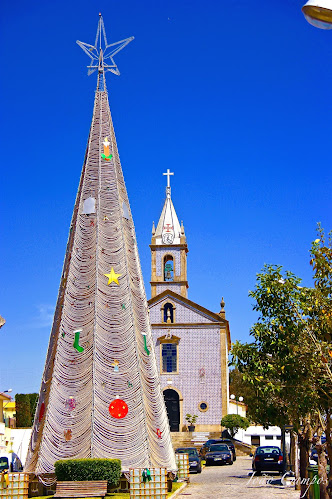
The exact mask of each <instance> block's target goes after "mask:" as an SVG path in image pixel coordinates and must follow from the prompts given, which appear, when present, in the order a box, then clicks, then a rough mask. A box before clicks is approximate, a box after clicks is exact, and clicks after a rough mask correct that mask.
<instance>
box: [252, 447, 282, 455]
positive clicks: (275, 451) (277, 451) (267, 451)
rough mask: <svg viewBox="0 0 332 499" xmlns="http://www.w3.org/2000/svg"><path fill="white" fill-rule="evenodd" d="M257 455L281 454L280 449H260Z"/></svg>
mask: <svg viewBox="0 0 332 499" xmlns="http://www.w3.org/2000/svg"><path fill="white" fill-rule="evenodd" d="M256 454H260V455H261V454H281V451H280V449H279V447H258V449H257V450H256Z"/></svg>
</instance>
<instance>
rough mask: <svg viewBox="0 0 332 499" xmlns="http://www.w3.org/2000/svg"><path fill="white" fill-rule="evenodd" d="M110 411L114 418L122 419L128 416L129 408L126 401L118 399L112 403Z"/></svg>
mask: <svg viewBox="0 0 332 499" xmlns="http://www.w3.org/2000/svg"><path fill="white" fill-rule="evenodd" d="M109 411H110V415H111V416H112V417H113V418H117V419H122V418H124V417H125V416H127V414H128V406H127V404H126V402H125V401H124V400H121V399H118V398H117V399H115V400H113V402H111V403H110V406H109Z"/></svg>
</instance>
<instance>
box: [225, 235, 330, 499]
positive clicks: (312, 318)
mask: <svg viewBox="0 0 332 499" xmlns="http://www.w3.org/2000/svg"><path fill="white" fill-rule="evenodd" d="M318 232H319V236H320V237H319V238H318V239H316V240H315V241H314V242H313V244H312V246H311V251H310V253H311V260H310V264H311V265H312V268H313V277H314V287H313V288H305V287H302V286H301V285H300V284H301V280H300V279H299V278H298V277H296V276H295V275H294V274H292V273H291V272H288V271H286V272H284V271H283V269H282V267H281V266H276V265H265V267H264V269H263V271H262V272H261V273H260V274H258V275H257V282H256V287H255V290H254V291H251V292H250V293H249V296H250V297H251V298H253V299H254V300H255V304H254V306H253V308H254V310H255V311H257V312H258V320H257V322H256V323H255V324H254V326H253V327H252V329H251V331H250V335H251V336H252V337H253V342H252V343H246V344H241V343H240V342H236V344H235V345H234V347H233V349H232V354H233V359H232V363H233V365H235V366H236V367H237V368H238V370H239V372H240V373H241V375H242V377H243V380H244V382H246V383H249V384H251V385H252V387H253V390H254V391H255V392H256V398H255V399H251V403H250V415H251V417H252V418H253V419H254V420H255V421H256V422H257V423H260V424H262V425H264V426H267V425H278V426H283V425H284V424H292V425H293V426H294V429H295V431H296V432H297V433H298V435H299V437H300V450H301V452H302V454H301V466H302V471H301V475H302V476H301V478H305V477H306V466H307V464H308V450H309V445H310V441H313V442H315V440H312V437H313V435H314V434H316V435H317V439H316V441H317V443H318V448H317V450H318V453H319V454H321V460H320V462H319V475H320V477H321V478H322V484H323V485H321V498H324V499H325V497H327V495H326V490H325V491H324V490H323V489H324V483H325V489H326V479H325V478H326V470H325V471H324V468H326V461H325V462H324V459H325V457H324V452H320V451H321V450H322V449H320V448H319V445H320V444H319V435H320V434H321V433H322V432H324V431H325V432H326V436H327V450H328V453H329V455H331V457H332V454H331V452H332V447H331V401H332V398H331V393H332V373H331V364H332V334H331V333H332V296H331V289H332V244H331V238H329V239H328V241H326V239H325V236H324V232H323V230H322V229H321V228H320V227H319V228H318ZM246 403H247V404H248V401H247V400H246ZM248 405H249V404H248Z"/></svg>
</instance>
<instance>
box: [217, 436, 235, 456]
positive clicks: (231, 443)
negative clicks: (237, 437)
mask: <svg viewBox="0 0 332 499" xmlns="http://www.w3.org/2000/svg"><path fill="white" fill-rule="evenodd" d="M218 443H221V444H226V445H228V447H229V448H230V449H231V451H232V454H233V461H236V452H235V445H234V444H233V442H232V440H229V439H228V438H224V439H223V440H220V442H218Z"/></svg>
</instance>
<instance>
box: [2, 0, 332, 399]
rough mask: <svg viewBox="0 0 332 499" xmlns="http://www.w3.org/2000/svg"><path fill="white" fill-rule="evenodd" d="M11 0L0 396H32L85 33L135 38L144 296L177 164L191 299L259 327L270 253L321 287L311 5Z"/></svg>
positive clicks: (323, 82)
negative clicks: (255, 301)
mask: <svg viewBox="0 0 332 499" xmlns="http://www.w3.org/2000/svg"><path fill="white" fill-rule="evenodd" d="M13 5H14V4H13V3H12V2H10V1H9V0H4V1H3V4H2V9H1V10H2V15H1V21H0V22H1V35H0V42H1V43H0V46H1V52H2V78H1V92H0V99H1V111H2V118H3V119H2V120H1V123H2V124H1V135H0V136H1V159H2V174H1V199H0V203H1V214H2V220H1V221H2V224H1V240H0V251H1V254H0V258H1V264H2V265H1V290H0V314H1V315H2V316H3V317H5V319H6V321H7V322H6V325H5V326H4V327H3V328H2V329H1V330H0V339H1V345H2V355H1V361H0V391H1V390H6V389H8V388H13V393H15V392H32V391H38V390H39V386H40V380H41V374H42V370H43V366H44V360H45V356H46V349H47V344H48V339H49V333H50V327H51V322H52V316H53V311H54V306H55V302H56V298H57V292H58V286H59V282H60V277H61V269H62V263H63V259H64V253H65V247H66V241H67V236H68V230H69V224H70V219H71V214H72V209H73V205H74V200H75V195H76V190H77V186H78V181H79V176H80V171H81V167H82V162H83V158H84V152H85V147H86V141H87V137H88V132H89V126H90V122H91V117H92V109H93V99H94V91H95V87H96V75H95V74H93V75H92V76H89V77H88V76H87V74H86V66H87V64H88V58H87V56H86V55H85V54H84V53H83V51H82V50H81V49H80V48H79V47H78V46H77V45H76V43H75V41H76V40H77V39H79V40H81V41H84V42H88V43H93V42H94V39H95V33H96V29H97V23H98V13H99V11H101V12H102V14H103V18H104V22H105V26H106V31H107V36H108V40H109V42H112V41H118V40H120V39H123V38H126V37H128V36H132V35H133V36H135V40H134V41H133V42H132V43H130V44H129V45H128V46H127V47H126V48H125V49H124V50H123V51H122V52H121V53H119V54H118V55H117V56H116V62H117V64H118V67H119V69H120V72H121V76H119V77H117V76H114V75H111V74H110V73H109V74H108V78H107V86H108V91H109V98H110V105H111V112H112V116H113V121H114V126H115V132H116V137H117V141H118V147H119V152H120V157H121V163H122V168H123V171H124V176H125V180H126V185H127V189H128V193H129V199H130V202H131V208H132V211H133V215H134V222H135V226H136V233H137V240H138V248H139V253H140V258H141V264H142V269H143V274H144V278H145V284H146V291H147V296H148V298H149V297H150V285H149V280H150V249H149V246H148V245H149V243H150V239H151V225H152V221H153V220H154V221H155V222H157V221H158V219H159V216H160V212H161V209H162V206H163V203H164V198H165V185H166V183H165V177H163V176H162V173H163V172H165V171H166V169H167V168H170V169H171V171H173V172H174V173H175V175H174V177H172V179H171V183H172V199H173V202H174V205H175V208H176V210H177V213H178V216H179V219H180V220H183V222H184V226H185V230H186V235H187V241H188V245H189V253H188V276H189V285H190V287H189V295H188V296H189V298H190V299H192V300H193V301H196V302H198V303H199V304H201V305H203V306H205V307H207V308H209V309H211V310H213V311H219V309H220V299H221V297H222V296H224V299H225V302H226V316H227V318H228V319H229V321H230V327H231V334H232V340H233V341H235V340H236V339H240V340H243V341H247V340H248V339H249V329H250V326H251V324H252V323H253V322H254V320H255V315H254V313H253V312H252V303H251V300H250V299H249V298H248V291H249V290H250V289H253V287H254V285H255V276H256V273H257V272H259V271H260V270H261V268H262V267H263V265H264V263H276V264H281V265H283V266H284V267H285V268H286V269H288V270H291V271H293V272H294V273H295V274H297V275H299V276H300V277H302V278H303V281H304V283H305V284H306V285H310V283H311V270H310V266H309V253H308V250H309V248H310V243H311V241H312V240H313V239H315V237H316V234H315V228H316V223H317V222H318V221H321V222H322V225H323V227H325V229H326V230H330V229H332V217H331V213H332V209H331V208H332V206H331V204H332V203H331V164H332V134H331V132H332V119H331V116H332V113H331V111H332V104H331V103H332V33H331V32H328V31H322V30H318V29H315V28H313V27H312V26H310V25H309V24H308V23H307V22H306V21H305V19H304V17H303V15H302V13H301V6H302V3H301V1H298V0H275V1H274V2H266V1H265V0H264V1H263V0H258V1H257V2H254V3H253V2H249V0H236V1H235V0H231V1H227V2H226V1H224V0H221V1H220V0H219V1H217V0H214V1H212V0H206V1H205V2H202V1H198V0H191V1H189V0H188V1H187V0H172V1H166V0H165V1H159V0H157V1H156V0H154V1H152V0H151V1H145V0H143V1H140V2H138V1H134V0H122V1H121V2H119V1H118V2H116V1H112V2H110V1H105V0H102V1H99V2H96V1H94V2H93V1H88V0H80V1H78V0H70V1H67V2H64V1H63V0H57V2H45V1H41V0H35V1H34V2H28V1H22V0H18V1H16V2H15V10H14V6H13Z"/></svg>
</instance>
